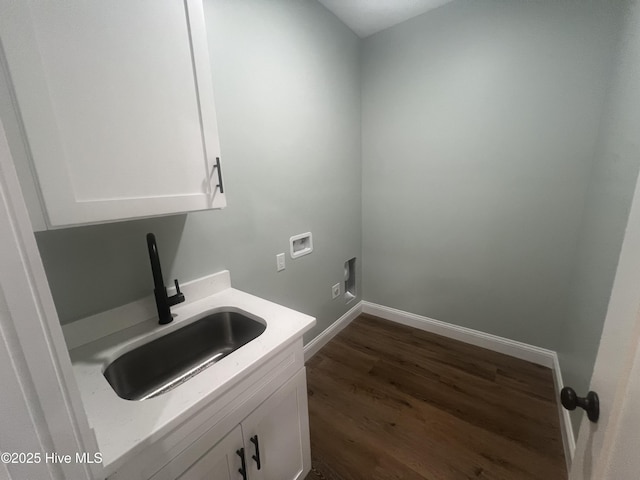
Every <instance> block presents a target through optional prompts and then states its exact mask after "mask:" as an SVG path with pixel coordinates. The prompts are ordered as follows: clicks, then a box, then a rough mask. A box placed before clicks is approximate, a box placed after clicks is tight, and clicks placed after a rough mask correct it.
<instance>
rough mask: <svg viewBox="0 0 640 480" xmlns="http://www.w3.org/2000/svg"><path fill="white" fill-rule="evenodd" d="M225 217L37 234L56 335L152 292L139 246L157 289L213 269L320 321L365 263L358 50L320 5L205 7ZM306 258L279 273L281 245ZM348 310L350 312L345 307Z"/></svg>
mask: <svg viewBox="0 0 640 480" xmlns="http://www.w3.org/2000/svg"><path fill="white" fill-rule="evenodd" d="M205 4H206V5H205V8H206V16H207V26H208V28H209V30H210V35H211V37H210V50H211V52H210V53H211V56H212V58H213V64H212V65H213V75H214V87H215V94H216V107H217V112H218V123H219V132H220V139H221V146H222V158H223V169H224V170H223V171H224V175H225V187H226V191H227V200H228V205H229V206H228V207H227V208H226V209H225V210H222V211H208V212H199V213H193V214H189V215H179V216H174V217H166V218H156V219H148V220H140V221H132V222H123V223H116V224H110V225H99V226H89V227H79V228H72V229H65V230H59V231H50V232H42V233H39V234H37V240H38V246H39V248H40V251H41V254H42V258H43V261H44V265H45V268H46V271H47V276H48V278H49V282H50V285H51V288H52V291H53V296H54V299H55V302H56V306H57V308H58V312H59V315H60V317H61V320H62V322H63V323H66V322H69V321H72V320H75V319H78V318H82V317H85V316H87V315H90V314H93V313H96V312H99V311H102V310H105V309H109V308H112V307H115V306H117V305H121V304H124V303H127V302H130V301H132V300H135V299H137V298H140V297H141V296H144V295H147V294H149V293H151V291H152V288H153V287H152V285H153V282H152V279H151V272H150V268H149V265H148V257H147V252H146V243H145V234H146V232H149V231H153V232H155V233H156V234H157V235H156V236H157V238H158V246H159V251H160V255H161V259H162V262H163V269H164V275H165V279H166V280H167V281H169V280H170V279H173V278H174V277H177V278H179V279H180V280H181V281H187V280H191V279H194V278H197V277H200V276H203V275H207V274H210V273H213V272H216V271H219V270H222V269H229V270H230V271H231V281H232V284H233V286H234V287H236V288H239V289H242V290H244V291H247V292H250V293H253V294H256V295H259V296H261V297H263V298H267V299H269V300H272V301H275V302H278V303H281V304H283V305H286V306H289V307H291V308H294V309H297V310H300V311H302V312H305V313H308V314H310V315H313V316H315V317H317V319H318V326H317V327H316V329H315V330H314V331H312V332H310V333H309V334H308V337H307V339H308V338H311V337H312V336H313V335H315V333H317V332H318V331H320V330H321V329H323V328H326V327H327V326H328V324H329V323H330V322H332V321H334V320H335V319H337V318H339V317H340V316H341V315H342V314H343V313H344V312H345V311H346V310H347V309H348V307H347V306H346V305H345V303H344V301H343V299H342V298H340V299H336V300H331V286H332V285H333V284H335V283H337V282H341V281H342V280H343V276H344V275H343V265H344V262H345V261H346V260H348V259H349V258H351V257H357V258H358V262H359V263H361V250H360V249H361V217H362V216H361V203H360V199H361V163H360V158H361V152H360V93H359V89H360V77H359V64H358V59H359V41H358V39H357V37H356V36H355V35H354V34H353V33H352V32H351V31H349V30H348V29H347V28H346V27H345V26H344V25H343V24H341V23H340V22H339V21H338V20H337V19H336V18H335V17H334V16H333V15H331V14H330V13H328V12H327V11H326V10H325V9H324V8H322V7H321V6H320V5H319V4H317V3H316V2H300V1H293V0H269V1H268V2H265V1H263V0H246V1H242V2H239V1H237V0H206V2H205ZM306 231H311V232H312V233H313V240H314V252H313V253H312V254H310V255H307V256H304V257H301V258H298V259H295V260H292V259H291V258H290V257H289V255H288V253H287V269H286V270H285V271H283V272H280V273H277V272H276V268H275V267H276V259H275V256H276V254H277V253H280V252H285V251H288V240H289V237H290V236H292V235H295V234H297V233H303V232H306ZM350 306H351V305H349V307H350Z"/></svg>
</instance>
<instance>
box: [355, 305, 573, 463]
mask: <svg viewBox="0 0 640 480" xmlns="http://www.w3.org/2000/svg"><path fill="white" fill-rule="evenodd" d="M362 312H363V313H368V314H370V315H375V316H376V317H380V318H383V319H385V320H389V321H392V322H396V323H400V324H402V325H407V326H409V327H413V328H418V329H420V330H424V331H427V332H431V333H435V334H437V335H442V336H443V337H448V338H453V339H455V340H459V341H461V342H465V343H469V344H471V345H476V346H478V347H482V348H486V349H488V350H493V351H494V352H499V353H504V354H505V355H509V356H511V357H515V358H519V359H521V360H526V361H528V362H531V363H536V364H538V365H542V366H545V367H548V368H550V369H551V370H552V372H553V379H554V386H555V390H556V398H558V415H559V418H560V430H561V432H562V443H563V446H564V452H565V460H566V462H567V471H568V470H569V469H570V467H571V460H572V459H573V455H574V452H575V449H576V442H575V439H574V436H573V427H572V424H571V418H570V416H569V412H568V411H567V410H565V409H564V408H562V405H560V402H559V398H560V390H561V389H562V386H563V383H562V373H561V372H560V363H559V362H558V355H557V353H556V352H554V351H553V350H547V349H546V348H540V347H535V346H533V345H528V344H526V343H522V342H517V341H515V340H509V339H508V338H504V337H499V336H497V335H491V334H489V333H484V332H480V331H478V330H473V329H471V328H466V327H460V326H457V325H452V324H450V323H446V322H441V321H439V320H434V319H432V318H428V317H423V316H421V315H416V314H414V313H409V312H404V311H402V310H397V309H395V308H390V307H385V306H382V305H377V304H375V303H371V302H362Z"/></svg>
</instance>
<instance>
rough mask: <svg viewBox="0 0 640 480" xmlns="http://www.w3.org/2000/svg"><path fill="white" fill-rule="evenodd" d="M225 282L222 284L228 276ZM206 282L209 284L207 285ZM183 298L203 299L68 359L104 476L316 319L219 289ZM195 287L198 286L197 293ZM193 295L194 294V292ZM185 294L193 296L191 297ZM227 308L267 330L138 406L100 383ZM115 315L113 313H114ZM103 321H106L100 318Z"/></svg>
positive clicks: (188, 287)
mask: <svg viewBox="0 0 640 480" xmlns="http://www.w3.org/2000/svg"><path fill="white" fill-rule="evenodd" d="M222 273H223V274H226V276H227V279H228V272H222ZM207 278H208V279H210V278H211V277H207ZM190 283H191V284H192V285H189V284H185V286H184V287H183V288H182V291H183V292H184V293H185V296H186V297H187V301H189V297H190V296H191V298H194V297H195V298H197V297H199V296H204V298H201V299H198V300H195V301H192V302H191V303H183V304H180V305H178V306H175V307H172V309H171V310H172V313H174V314H175V318H174V320H173V322H171V323H170V324H168V325H159V324H158V322H157V316H156V317H155V318H150V319H148V320H146V321H142V322H140V321H139V319H136V320H135V321H137V322H138V323H135V321H134V322H132V323H135V324H134V325H133V326H131V327H129V328H127V329H125V330H121V331H118V332H116V333H113V334H111V335H108V336H106V337H104V338H101V339H98V340H96V341H93V342H91V343H87V344H85V345H82V346H79V347H77V348H75V349H73V350H71V351H70V355H71V361H72V363H73V369H74V373H75V376H76V380H77V383H78V387H79V389H80V393H81V395H82V400H83V403H84V407H85V410H86V413H87V416H88V418H89V423H90V425H91V427H92V428H93V429H94V431H95V434H96V438H97V441H98V447H99V450H100V452H101V453H102V457H103V465H104V468H105V474H106V475H109V474H111V473H113V471H114V470H115V469H117V468H119V466H121V465H122V464H124V463H125V462H126V461H128V460H130V459H131V458H133V457H134V456H135V455H136V453H138V452H139V451H141V450H142V449H143V448H144V446H145V445H149V444H150V443H151V442H153V441H155V440H158V439H159V438H161V437H162V436H164V435H165V434H166V433H167V432H169V431H171V430H172V429H174V428H176V427H177V426H178V425H180V424H181V423H182V422H183V421H184V420H185V419H187V418H189V417H190V416H191V415H192V414H193V413H195V412H197V411H198V410H200V409H201V408H202V407H203V406H204V405H206V404H208V403H210V402H211V401H213V400H214V399H216V398H218V397H219V396H220V395H222V394H223V393H224V392H226V391H228V390H229V388H231V387H232V386H234V385H235V384H237V383H238V382H240V381H241V380H242V379H243V378H245V377H246V376H247V375H249V374H250V373H251V371H252V370H253V369H255V368H256V367H257V366H259V365H261V364H262V363H263V362H264V360H266V359H268V358H271V357H273V356H274V355H276V354H277V353H278V352H279V351H281V350H282V349H283V348H284V347H285V346H287V345H289V344H291V343H292V342H293V341H295V340H296V339H298V338H299V337H301V336H302V334H303V333H304V332H306V331H307V330H309V329H310V328H311V327H313V326H314V325H315V319H314V318H313V317H310V316H308V315H305V314H302V313H299V312H296V311H294V310H291V309H289V308H286V307H283V306H281V305H277V304H275V303H272V302H269V301H266V300H263V299H261V298H258V297H255V296H253V295H250V294H248V293H244V292H241V291H239V290H235V289H233V288H231V287H230V282H226V283H225V282H222V284H220V282H218V285H217V286H216V288H215V289H214V291H215V290H218V292H217V293H214V294H212V295H208V296H205V295H206V292H205V291H203V290H202V289H203V287H204V288H205V289H206V287H207V286H208V287H210V286H211V281H210V280H209V281H208V282H207V281H206V279H205V282H202V281H196V282H190ZM196 284H199V285H196ZM198 288H199V289H200V291H197V292H196V290H197V289H198ZM190 290H191V291H192V292H196V293H195V294H192V295H190ZM225 308H230V309H232V310H236V311H240V312H244V313H248V314H249V315H248V316H250V317H254V318H255V317H259V319H261V320H262V321H263V323H265V324H266V327H267V328H266V330H265V331H264V332H263V333H262V334H261V335H260V336H259V337H257V338H256V339H255V340H253V341H251V342H249V343H248V344H246V345H244V346H243V347H241V348H240V349H238V350H236V351H235V352H233V353H231V354H229V355H228V356H226V357H224V358H223V359H222V360H220V361H219V362H217V363H215V364H214V365H212V366H210V367H208V368H206V369H205V370H203V371H202V372H200V373H198V374H197V375H195V376H194V377H192V378H190V379H189V380H187V381H186V382H184V383H183V384H181V385H179V386H177V387H176V388H174V389H173V390H171V391H169V392H166V393H164V394H162V395H159V396H157V397H154V398H150V399H147V400H143V401H131V400H124V399H122V398H120V397H119V396H118V395H117V394H116V393H115V392H114V390H113V389H112V388H111V386H110V385H109V383H108V382H107V380H106V379H105V377H104V375H103V371H104V370H105V368H106V367H107V366H108V365H109V363H111V362H112V361H113V360H114V359H116V358H117V357H119V356H120V355H122V354H123V353H125V352H127V351H129V350H131V349H132V348H135V347H137V346H138V345H140V344H143V343H147V342H148V341H150V340H152V339H154V338H157V337H159V336H162V335H164V334H165V333H168V332H170V331H173V330H175V329H177V328H180V327H181V326H184V325H186V324H188V323H191V322H192V321H195V320H196V319H198V318H201V317H202V316H203V314H204V313H209V312H215V311H217V310H221V309H225ZM113 312H115V313H117V312H116V311H115V310H114V311H113ZM100 318H101V320H102V321H105V320H107V319H108V315H105V314H100Z"/></svg>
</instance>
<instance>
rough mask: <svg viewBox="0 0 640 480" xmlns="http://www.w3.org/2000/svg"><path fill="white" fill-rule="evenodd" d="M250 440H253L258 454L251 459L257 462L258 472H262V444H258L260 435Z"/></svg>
mask: <svg viewBox="0 0 640 480" xmlns="http://www.w3.org/2000/svg"><path fill="white" fill-rule="evenodd" d="M249 440H251V443H253V444H254V445H255V446H256V454H255V455H251V458H253V459H254V460H255V461H256V464H257V466H258V470H260V444H259V443H258V435H254V436H253V437H251V438H250V439H249Z"/></svg>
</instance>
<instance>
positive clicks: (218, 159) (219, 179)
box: [213, 157, 224, 193]
mask: <svg viewBox="0 0 640 480" xmlns="http://www.w3.org/2000/svg"><path fill="white" fill-rule="evenodd" d="M213 168H217V169H218V187H220V193H224V186H223V185H222V169H221V167H220V157H216V166H215V167H213Z"/></svg>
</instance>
